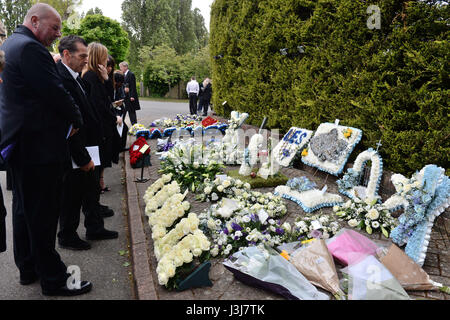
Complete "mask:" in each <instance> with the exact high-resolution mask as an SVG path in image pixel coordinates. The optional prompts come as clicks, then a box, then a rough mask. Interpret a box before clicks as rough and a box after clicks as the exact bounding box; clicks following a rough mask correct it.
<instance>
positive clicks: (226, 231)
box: [222, 228, 230, 235]
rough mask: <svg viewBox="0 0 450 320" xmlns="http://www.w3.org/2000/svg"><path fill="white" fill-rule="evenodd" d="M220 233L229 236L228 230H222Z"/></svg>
mask: <svg viewBox="0 0 450 320" xmlns="http://www.w3.org/2000/svg"><path fill="white" fill-rule="evenodd" d="M222 232H223V233H225V234H226V235H229V234H230V233H229V232H228V228H223V230H222Z"/></svg>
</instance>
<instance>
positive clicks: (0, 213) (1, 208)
mask: <svg viewBox="0 0 450 320" xmlns="http://www.w3.org/2000/svg"><path fill="white" fill-rule="evenodd" d="M2 32H3V33H5V32H4V29H2V23H1V22H0V37H2ZM5 36H6V33H5ZM2 42H3V41H2V39H0V45H1V43H2ZM4 66H5V53H4V52H3V51H0V86H1V85H2V78H1V72H2V71H3V67H4ZM1 136H2V134H1V132H0V140H1ZM2 165H3V159H2V158H1V154H0V167H1V166H2ZM5 169H6V168H5ZM4 251H6V208H5V204H4V202H3V192H2V186H1V185H0V252H4Z"/></svg>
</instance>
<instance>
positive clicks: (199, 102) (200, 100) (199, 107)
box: [197, 82, 205, 112]
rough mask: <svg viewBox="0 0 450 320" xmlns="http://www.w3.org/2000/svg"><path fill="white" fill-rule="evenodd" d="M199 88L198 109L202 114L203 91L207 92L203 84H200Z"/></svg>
mask: <svg viewBox="0 0 450 320" xmlns="http://www.w3.org/2000/svg"><path fill="white" fill-rule="evenodd" d="M198 87H199V90H198V108H197V112H202V110H203V91H204V90H205V88H204V87H203V82H200V83H199V85H198Z"/></svg>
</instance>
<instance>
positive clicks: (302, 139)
mask: <svg viewBox="0 0 450 320" xmlns="http://www.w3.org/2000/svg"><path fill="white" fill-rule="evenodd" d="M312 134H313V131H310V130H306V129H301V128H296V127H292V128H291V129H290V130H289V131H288V133H287V134H286V135H285V136H284V138H283V140H281V141H280V143H278V144H277V146H276V147H275V148H274V150H273V152H274V155H275V159H276V160H277V161H278V163H279V164H280V165H281V166H283V167H289V165H290V164H291V162H292V160H293V159H294V157H295V155H296V154H297V152H299V151H300V150H301V149H302V148H303V147H304V146H305V145H306V144H307V143H308V142H309V140H310V139H311V137H312Z"/></svg>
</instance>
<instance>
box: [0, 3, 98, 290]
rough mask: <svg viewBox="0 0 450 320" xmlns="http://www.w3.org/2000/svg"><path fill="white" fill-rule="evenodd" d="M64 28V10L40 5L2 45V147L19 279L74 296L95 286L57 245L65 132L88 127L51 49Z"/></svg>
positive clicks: (0, 95) (0, 147)
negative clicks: (73, 275)
mask: <svg viewBox="0 0 450 320" xmlns="http://www.w3.org/2000/svg"><path fill="white" fill-rule="evenodd" d="M61 27H62V25H61V17H60V15H59V14H58V12H57V11H56V10H55V9H54V8H53V7H51V6H49V5H48V4H44V3H38V4H36V5H34V6H32V7H31V9H30V10H29V11H28V12H27V14H26V17H25V19H24V22H23V25H19V26H18V27H17V28H16V30H15V31H14V33H13V34H12V35H11V36H10V37H9V38H8V39H7V40H6V41H5V42H4V43H3V45H2V46H1V47H0V50H3V51H4V52H5V56H6V59H7V61H6V65H5V68H4V70H3V72H2V78H3V80H4V83H3V84H2V85H1V86H0V131H1V132H2V136H1V141H0V150H9V151H8V154H9V156H7V157H6V158H8V159H7V164H8V166H9V167H10V168H11V172H12V178H13V246H14V260H15V263H16V265H17V267H18V269H19V271H20V283H21V284H22V285H29V284H31V283H34V282H35V281H36V280H37V279H38V278H40V282H41V288H42V293H43V294H44V295H49V296H57V295H61V296H74V295H79V294H83V293H86V292H89V291H90V290H91V289H92V284H91V283H90V282H88V281H78V282H77V283H76V285H75V286H74V285H72V283H71V282H69V281H67V280H68V279H70V278H69V276H70V275H69V274H68V273H67V267H66V265H65V264H64V263H63V262H62V260H61V257H60V255H59V254H58V252H57V251H56V249H55V244H56V232H57V226H58V217H59V213H60V212H61V200H62V184H63V175H64V164H65V163H67V161H68V159H69V152H68V144H67V138H68V137H70V136H73V135H74V134H76V133H77V131H78V130H79V128H81V126H82V125H83V120H82V117H81V114H80V111H79V108H78V106H77V105H76V104H75V102H74V101H73V99H72V97H71V96H70V95H69V94H68V92H67V91H66V90H65V89H64V87H63V85H62V83H61V80H60V78H59V74H58V71H57V70H56V64H55V62H54V61H53V58H52V56H51V54H50V52H49V51H48V50H47V49H46V47H49V46H50V45H51V44H52V43H53V42H54V41H55V40H56V39H57V38H59V37H60V36H61Z"/></svg>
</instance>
